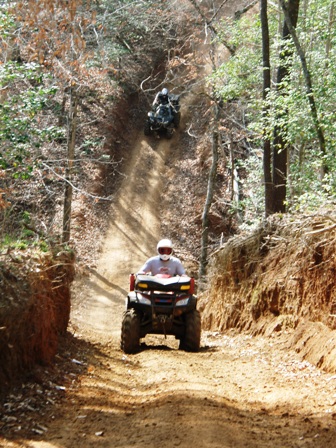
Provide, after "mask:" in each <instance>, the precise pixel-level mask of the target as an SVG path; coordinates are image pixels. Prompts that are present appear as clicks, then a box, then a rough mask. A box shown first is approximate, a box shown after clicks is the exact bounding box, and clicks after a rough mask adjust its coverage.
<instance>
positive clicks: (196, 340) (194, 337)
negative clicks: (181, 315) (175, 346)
mask: <svg viewBox="0 0 336 448" xmlns="http://www.w3.org/2000/svg"><path fill="white" fill-rule="evenodd" d="M200 345H201V314H200V312H199V311H198V310H193V311H190V312H189V313H187V314H186V316H185V333H184V336H183V338H182V339H181V341H180V346H179V349H180V350H185V351H186V352H198V350H199V348H200Z"/></svg>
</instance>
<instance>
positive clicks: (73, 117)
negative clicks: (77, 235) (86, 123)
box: [62, 89, 78, 243]
mask: <svg viewBox="0 0 336 448" xmlns="http://www.w3.org/2000/svg"><path fill="white" fill-rule="evenodd" d="M77 106H78V97H77V92H76V90H75V89H72V90H71V105H70V114H69V117H70V122H69V138H68V166H67V168H66V172H65V181H66V183H65V191H64V208H63V235H62V242H63V243H68V242H69V241H70V229H71V207H72V190H73V189H72V171H73V162H74V158H75V141H76V127H77Z"/></svg>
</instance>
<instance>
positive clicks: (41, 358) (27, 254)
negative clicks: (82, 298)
mask: <svg viewBox="0 0 336 448" xmlns="http://www.w3.org/2000/svg"><path fill="white" fill-rule="evenodd" d="M74 270H75V269H74V254H73V253H72V252H71V251H65V250H62V249H61V248H57V247H55V248H54V253H52V252H48V253H45V252H42V251H40V250H38V249H27V250H14V249H12V250H11V251H9V252H8V254H6V255H5V256H4V257H3V259H2V260H0V396H1V395H2V394H5V393H6V392H8V388H9V387H10V386H12V385H13V383H14V382H15V381H18V380H19V378H20V377H22V376H23V375H24V374H25V372H26V371H27V370H29V369H31V368H32V367H33V366H34V365H35V364H36V363H40V364H48V363H50V362H51V361H52V360H53V359H54V357H55V354H56V353H57V350H58V344H59V337H60V335H62V334H63V335H64V334H65V333H66V331H67V327H68V323H69V317H70V285H71V282H72V280H73V278H74Z"/></svg>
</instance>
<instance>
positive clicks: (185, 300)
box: [121, 274, 201, 353]
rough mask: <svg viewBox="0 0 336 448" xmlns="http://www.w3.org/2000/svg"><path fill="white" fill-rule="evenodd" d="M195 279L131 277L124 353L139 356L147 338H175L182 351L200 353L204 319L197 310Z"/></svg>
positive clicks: (124, 335) (125, 313)
mask: <svg viewBox="0 0 336 448" xmlns="http://www.w3.org/2000/svg"><path fill="white" fill-rule="evenodd" d="M193 293H194V279H193V278H191V277H186V276H182V277H180V276H175V277H171V276H167V275H156V276H151V275H137V276H135V275H134V274H131V276H130V292H129V294H128V296H127V299H126V311H125V312H124V316H123V321H122V326H121V349H122V350H123V351H124V352H125V353H136V352H137V351H138V350H139V349H140V339H141V338H144V337H145V336H146V334H164V335H165V336H166V335H173V336H175V338H176V339H179V340H180V344H179V348H180V349H181V350H186V351H190V352H197V351H198V350H199V347H200V339H201V316H200V313H199V311H198V310H197V308H196V307H197V298H196V297H195V296H194V295H193Z"/></svg>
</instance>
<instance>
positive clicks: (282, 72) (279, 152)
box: [272, 0, 300, 213]
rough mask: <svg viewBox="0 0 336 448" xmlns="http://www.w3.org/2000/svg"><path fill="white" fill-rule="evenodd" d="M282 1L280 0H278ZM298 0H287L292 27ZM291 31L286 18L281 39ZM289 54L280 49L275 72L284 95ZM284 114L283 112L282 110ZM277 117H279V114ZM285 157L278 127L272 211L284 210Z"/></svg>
mask: <svg viewBox="0 0 336 448" xmlns="http://www.w3.org/2000/svg"><path fill="white" fill-rule="evenodd" d="M280 3H282V0H280ZM299 6H300V0H288V2H287V6H286V8H287V11H288V14H289V17H290V19H291V24H292V26H293V28H295V27H296V24H297V19H298V13H299ZM290 36H291V33H290V31H289V28H288V24H287V20H284V23H283V29H282V39H283V40H284V41H285V40H287V39H289V38H290ZM290 56H291V54H290V53H288V51H285V50H284V48H281V49H280V65H279V67H278V72H277V81H276V82H277V90H278V93H279V95H285V94H286V92H285V91H284V88H283V86H282V82H283V81H284V79H285V78H286V77H287V76H288V75H289V65H288V59H289V58H290ZM283 114H285V112H283ZM279 118H281V117H280V116H279ZM287 159H288V145H287V143H286V142H285V141H284V139H283V136H282V130H281V129H280V128H279V127H275V129H274V140H273V201H272V212H273V213H278V212H279V213H284V212H285V211H286V205H285V204H286V191H287Z"/></svg>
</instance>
